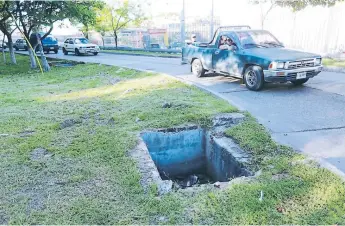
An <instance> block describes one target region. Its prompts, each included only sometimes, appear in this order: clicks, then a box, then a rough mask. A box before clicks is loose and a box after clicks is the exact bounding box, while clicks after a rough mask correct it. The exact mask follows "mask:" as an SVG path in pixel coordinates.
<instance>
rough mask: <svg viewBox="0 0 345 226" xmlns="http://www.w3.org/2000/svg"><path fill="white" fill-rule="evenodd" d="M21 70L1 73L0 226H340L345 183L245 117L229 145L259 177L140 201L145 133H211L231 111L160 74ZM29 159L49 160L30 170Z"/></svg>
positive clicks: (4, 68)
mask: <svg viewBox="0 0 345 226" xmlns="http://www.w3.org/2000/svg"><path fill="white" fill-rule="evenodd" d="M17 58H18V63H19V64H20V65H21V66H20V67H19V66H12V65H3V64H2V63H0V72H1V74H0V105H1V108H0V134H2V135H1V136H0V159H1V161H0V171H1V174H0V224H6V223H9V224H191V223H193V224H344V223H345V218H344V217H345V206H344V205H345V188H344V186H345V185H344V183H343V181H341V180H340V179H339V178H338V177H336V176H335V175H334V174H332V173H330V172H329V171H327V170H325V169H322V168H319V167H318V166H317V165H315V164H314V163H307V164H306V163H305V159H304V157H303V156H301V155H298V154H295V153H294V152H292V151H291V150H290V149H288V148H286V147H282V146H280V145H277V144H276V143H274V142H273V141H272V140H271V138H270V135H269V134H268V133H267V131H266V130H265V129H264V128H263V127H262V126H261V125H259V124H258V123H257V122H256V121H255V119H253V118H252V117H250V116H249V117H248V119H247V121H245V122H244V123H242V124H240V125H238V126H236V127H233V128H231V129H229V130H228V131H227V132H226V134H227V135H228V136H232V137H233V138H234V139H235V140H236V141H237V142H239V144H240V145H241V146H242V147H243V148H245V149H246V150H247V151H248V152H249V153H251V155H253V161H252V162H251V163H250V164H249V167H251V168H253V169H261V170H262V175H261V176H260V177H258V178H256V179H253V178H252V179H249V180H248V181H244V182H242V183H236V184H232V185H231V186H230V187H229V188H227V189H225V190H203V191H199V192H195V193H188V192H183V191H179V192H173V193H170V194H168V195H165V196H163V197H157V196H156V189H155V188H154V187H152V189H151V192H149V193H148V194H145V193H144V191H143V189H142V188H141V186H140V184H139V179H140V175H139V173H138V170H137V166H136V163H135V162H134V161H133V160H132V159H131V158H130V157H129V155H128V150H130V149H132V148H133V147H135V145H136V139H137V138H136V137H137V134H138V133H139V132H140V131H142V130H144V129H149V128H164V127H172V126H176V125H181V124H184V123H196V124H200V125H204V126H207V125H209V122H210V120H209V119H210V117H212V116H213V115H214V114H217V113H220V112H236V111H237V110H236V109H235V108H234V107H232V106H230V105H229V104H228V103H227V102H225V101H223V100H220V99H217V98H215V97H213V96H210V95H209V94H206V93H204V92H202V91H200V90H198V89H197V88H194V87H192V86H189V85H186V84H183V83H181V82H179V81H177V80H175V79H172V78H170V77H167V76H163V75H160V74H150V73H142V72H138V71H135V70H127V69H121V68H118V67H110V66H102V65H94V64H86V65H77V66H75V67H72V68H57V67H53V68H52V71H51V72H49V73H45V74H44V75H42V74H40V73H39V72H37V71H31V70H29V69H28V67H27V64H28V60H27V58H26V57H25V56H17ZM164 102H171V103H172V104H173V105H172V106H173V107H171V108H162V104H163V103H164ZM137 118H139V119H140V121H139V122H136V119H137ZM71 119H73V120H74V121H75V124H74V125H72V126H70V127H66V128H63V129H62V127H61V123H62V122H64V121H65V120H71ZM36 148H45V149H47V150H48V151H49V153H51V154H53V156H51V157H47V158H43V159H41V160H31V158H30V156H31V155H32V152H33V150H35V149H36ZM261 191H263V193H264V198H263V200H262V201H259V195H260V192H261Z"/></svg>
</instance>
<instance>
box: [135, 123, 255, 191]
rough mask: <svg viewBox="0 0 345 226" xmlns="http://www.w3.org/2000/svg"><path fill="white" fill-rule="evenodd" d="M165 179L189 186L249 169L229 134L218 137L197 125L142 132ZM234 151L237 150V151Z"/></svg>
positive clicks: (180, 185) (231, 177) (178, 185)
mask: <svg viewBox="0 0 345 226" xmlns="http://www.w3.org/2000/svg"><path fill="white" fill-rule="evenodd" d="M141 137H142V139H143V140H144V142H145V144H146V146H147V148H148V151H149V154H150V156H151V158H152V160H153V162H154V163H155V165H156V167H157V169H158V172H159V174H160V177H161V179H162V180H172V181H173V182H174V186H177V187H178V188H186V187H192V186H197V185H199V184H208V183H214V182H217V181H219V182H226V181H229V180H231V179H233V178H235V177H240V176H248V175H250V172H249V171H248V170H246V169H245V168H244V166H243V164H242V163H243V162H241V161H238V159H242V160H243V157H244V156H240V158H239V154H238V153H239V152H238V151H239V150H238V148H237V146H236V145H235V144H234V143H231V142H232V141H231V140H230V139H229V138H225V139H228V140H230V144H229V143H227V142H225V140H224V139H223V138H222V139H217V138H215V137H214V136H213V135H212V134H211V133H210V132H208V131H206V130H205V129H202V128H199V127H197V126H193V127H184V128H171V129H163V130H157V131H148V132H144V133H142V134H141ZM234 153H235V154H234Z"/></svg>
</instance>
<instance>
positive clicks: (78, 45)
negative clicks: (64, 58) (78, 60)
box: [62, 38, 100, 56]
mask: <svg viewBox="0 0 345 226" xmlns="http://www.w3.org/2000/svg"><path fill="white" fill-rule="evenodd" d="M99 50H100V49H99V46H98V45H96V44H92V43H90V41H89V40H87V39H86V38H68V39H66V40H65V42H64V45H63V47H62V51H63V53H64V54H65V55H67V54H68V53H69V52H72V53H75V55H77V56H79V55H81V54H87V53H92V54H93V55H97V54H98V53H99Z"/></svg>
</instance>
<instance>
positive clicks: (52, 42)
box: [30, 32, 59, 53]
mask: <svg viewBox="0 0 345 226" xmlns="http://www.w3.org/2000/svg"><path fill="white" fill-rule="evenodd" d="M44 34H45V33H43V32H40V33H38V36H39V38H41V37H43V36H44ZM36 35H37V34H36V33H32V34H31V35H30V43H31V46H35V45H36V44H37V36H36ZM41 42H42V48H43V51H44V52H46V53H49V52H50V51H53V52H54V53H58V52H59V45H58V41H57V39H56V38H55V37H54V36H53V35H48V36H47V37H45V38H44V39H43V40H41ZM35 51H36V52H37V51H39V48H38V47H36V49H35Z"/></svg>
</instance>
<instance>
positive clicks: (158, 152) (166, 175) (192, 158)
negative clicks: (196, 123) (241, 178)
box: [142, 127, 206, 179]
mask: <svg viewBox="0 0 345 226" xmlns="http://www.w3.org/2000/svg"><path fill="white" fill-rule="evenodd" d="M204 136H205V132H204V130H203V129H201V128H198V127H187V128H180V129H176V128H175V129H166V130H160V131H150V132H146V133H143V134H142V138H143V140H144V141H145V143H146V146H147V147H148V150H149V153H150V155H151V158H152V160H153V161H154V163H155V164H156V166H157V168H158V171H159V173H160V175H161V177H162V179H172V178H174V177H177V176H188V175H190V174H202V173H205V172H206V162H205V160H206V158H205V151H204V147H205V141H204Z"/></svg>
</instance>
